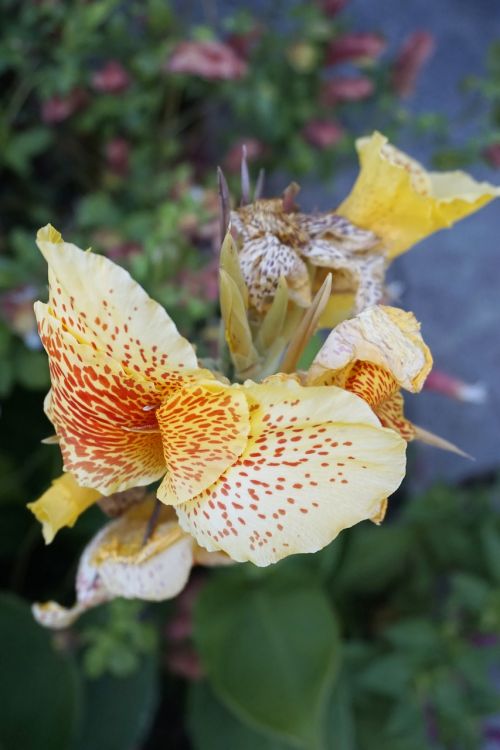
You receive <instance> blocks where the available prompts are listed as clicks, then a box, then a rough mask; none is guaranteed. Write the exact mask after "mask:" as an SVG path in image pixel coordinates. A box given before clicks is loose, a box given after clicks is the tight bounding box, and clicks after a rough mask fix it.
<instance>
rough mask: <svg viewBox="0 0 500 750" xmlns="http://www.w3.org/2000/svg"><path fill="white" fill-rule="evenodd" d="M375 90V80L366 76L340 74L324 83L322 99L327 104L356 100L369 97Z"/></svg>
mask: <svg viewBox="0 0 500 750" xmlns="http://www.w3.org/2000/svg"><path fill="white" fill-rule="evenodd" d="M373 91H374V86H373V82H372V81H371V80H370V79H369V78H367V77H366V76H357V77H356V78H353V77H347V76H344V77H340V76H338V77H337V78H332V79H331V80H330V81H325V83H324V84H323V89H322V101H323V104H325V105H327V106H331V105H334V104H337V103H338V102H356V101H360V100H362V99H366V98H368V97H369V96H371V95H372V94H373Z"/></svg>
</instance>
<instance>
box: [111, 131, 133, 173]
mask: <svg viewBox="0 0 500 750" xmlns="http://www.w3.org/2000/svg"><path fill="white" fill-rule="evenodd" d="M105 156H106V165H107V167H108V169H110V170H111V172H114V173H115V174H117V175H120V176H121V177H123V176H124V175H126V174H127V172H128V167H129V158H130V144H129V142H128V141H127V139H126V138H120V137H118V138H113V139H112V140H111V141H108V143H107V144H106V150H105Z"/></svg>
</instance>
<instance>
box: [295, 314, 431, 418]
mask: <svg viewBox="0 0 500 750" xmlns="http://www.w3.org/2000/svg"><path fill="white" fill-rule="evenodd" d="M357 363H362V366H359V365H357ZM353 368H355V369H354V371H353ZM431 368H432V355H431V353H430V350H429V348H428V346H427V345H426V344H425V342H424V340H423V339H422V336H421V334H420V324H419V323H418V321H417V320H416V318H415V316H414V315H413V314H412V313H410V312H405V311H404V310H399V309H398V308H396V307H387V306H384V305H378V306H376V307H371V308H368V309H367V310H365V311H363V312H362V313H360V314H359V315H357V316H356V317H355V318H353V319H351V320H346V321H344V322H343V323H340V325H338V326H337V327H336V328H335V329H334V330H333V331H332V332H331V333H330V335H329V336H328V338H327V340H326V342H325V343H324V344H323V346H322V347H321V349H320V351H319V352H318V354H317V355H316V357H315V359H314V361H313V363H312V365H311V367H310V369H309V373H308V383H310V384H314V385H316V384H319V383H329V384H334V385H338V386H341V387H343V388H347V389H348V390H353V392H355V393H358V395H360V396H361V397H362V398H364V399H365V400H367V401H368V402H369V403H371V404H372V405H375V404H377V403H380V402H381V400H382V398H383V397H387V396H388V395H390V394H391V392H395V391H396V390H398V388H399V387H402V388H405V389H406V390H408V391H411V392H413V393H415V392H417V391H419V390H421V388H422V386H423V384H424V381H425V378H426V377H427V375H428V374H429V372H430V370H431ZM388 376H391V377H392V379H393V383H392V389H391V387H390V384H388V382H387V379H388ZM349 379H351V380H352V385H353V387H352V388H351V387H350V386H349V385H348V384H347V381H348V380H349ZM354 386H359V387H354Z"/></svg>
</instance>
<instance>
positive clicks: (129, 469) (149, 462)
mask: <svg viewBox="0 0 500 750" xmlns="http://www.w3.org/2000/svg"><path fill="white" fill-rule="evenodd" d="M35 311H36V314H37V319H38V324H39V331H40V337H41V339H42V343H43V345H44V347H45V349H46V350H47V353H48V355H49V367H50V376H51V381H52V390H51V393H50V398H48V399H47V400H46V407H47V410H48V411H47V416H48V417H49V419H50V420H51V421H52V423H53V424H54V427H55V429H56V432H57V434H58V436H59V438H60V447H61V451H62V454H63V459H64V467H65V470H66V471H68V472H70V473H72V474H73V475H74V476H75V478H76V480H77V482H78V484H80V485H81V486H82V487H92V488H94V489H96V490H99V491H100V492H102V494H103V495H110V494H112V493H113V492H119V491H121V490H126V489H128V488H129V487H134V486H137V485H145V484H149V483H150V482H152V481H154V480H156V479H159V478H160V477H161V476H162V475H163V473H164V472H165V459H164V457H163V447H162V442H161V437H160V434H159V431H158V425H157V423H156V419H155V417H154V409H155V408H156V407H157V406H158V405H159V403H160V402H161V397H162V396H165V395H166V394H167V393H168V388H169V385H170V387H171V388H174V387H177V386H178V382H179V375H178V374H177V373H172V376H173V382H172V383H170V384H169V383H168V382H167V381H165V383H164V385H163V390H162V391H161V392H160V391H159V389H158V388H156V387H155V386H154V384H153V383H151V382H148V381H146V380H141V379H138V378H134V377H131V376H130V375H127V374H126V373H124V372H123V370H122V368H121V367H120V365H118V364H117V363H116V362H115V361H114V360H113V359H112V358H110V357H108V356H107V355H105V354H104V353H103V352H100V351H97V350H96V349H94V348H93V347H92V346H86V345H84V344H80V343H78V342H77V341H76V340H75V338H74V337H73V336H72V335H71V334H69V333H67V332H66V331H65V330H64V329H63V327H62V325H61V324H60V323H59V322H58V321H57V320H56V319H55V318H53V317H52V316H51V315H50V314H49V312H48V306H47V305H43V304H42V303H40V302H39V303H37V304H36V305H35Z"/></svg>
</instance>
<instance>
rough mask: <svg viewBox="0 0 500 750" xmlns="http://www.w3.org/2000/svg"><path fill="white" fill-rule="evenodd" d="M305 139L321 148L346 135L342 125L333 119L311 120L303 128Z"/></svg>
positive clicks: (333, 143) (332, 144)
mask: <svg viewBox="0 0 500 750" xmlns="http://www.w3.org/2000/svg"><path fill="white" fill-rule="evenodd" d="M302 135H303V136H304V138H305V140H306V141H307V142H308V143H310V144H311V145H312V146H316V147H317V148H319V149H324V148H328V147H329V146H334V145H335V144H336V143H338V142H339V141H340V140H341V139H342V138H343V136H344V130H343V129H342V128H341V127H340V125H339V124H338V123H336V122H333V121H331V120H310V121H309V122H308V123H307V124H306V125H305V127H304V128H303V130H302Z"/></svg>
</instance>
